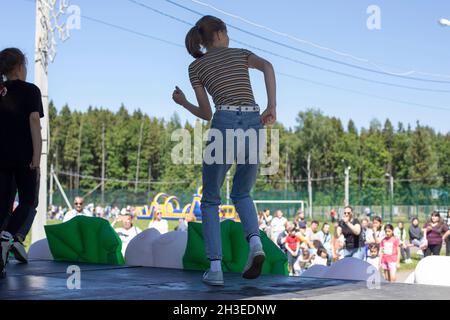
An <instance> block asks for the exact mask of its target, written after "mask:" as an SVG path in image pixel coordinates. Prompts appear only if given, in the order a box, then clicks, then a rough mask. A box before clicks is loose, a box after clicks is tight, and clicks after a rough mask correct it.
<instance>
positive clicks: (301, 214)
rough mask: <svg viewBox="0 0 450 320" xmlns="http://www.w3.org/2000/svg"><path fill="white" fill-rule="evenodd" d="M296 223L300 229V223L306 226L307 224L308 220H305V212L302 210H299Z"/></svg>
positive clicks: (296, 226)
mask: <svg viewBox="0 0 450 320" xmlns="http://www.w3.org/2000/svg"><path fill="white" fill-rule="evenodd" d="M294 223H295V228H297V229H299V228H300V223H304V224H305V225H306V224H307V223H306V218H305V212H304V211H302V210H301V209H299V210H298V211H297V215H296V217H295V219H294Z"/></svg>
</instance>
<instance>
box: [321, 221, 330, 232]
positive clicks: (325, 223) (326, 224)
mask: <svg viewBox="0 0 450 320" xmlns="http://www.w3.org/2000/svg"><path fill="white" fill-rule="evenodd" d="M328 225H329V223H328V222H324V223H323V225H322V230H323V228H325V226H328Z"/></svg>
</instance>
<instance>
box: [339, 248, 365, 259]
mask: <svg viewBox="0 0 450 320" xmlns="http://www.w3.org/2000/svg"><path fill="white" fill-rule="evenodd" d="M343 254H344V258H349V257H353V258H357V259H360V260H364V247H359V248H353V249H345V248H344V252H343Z"/></svg>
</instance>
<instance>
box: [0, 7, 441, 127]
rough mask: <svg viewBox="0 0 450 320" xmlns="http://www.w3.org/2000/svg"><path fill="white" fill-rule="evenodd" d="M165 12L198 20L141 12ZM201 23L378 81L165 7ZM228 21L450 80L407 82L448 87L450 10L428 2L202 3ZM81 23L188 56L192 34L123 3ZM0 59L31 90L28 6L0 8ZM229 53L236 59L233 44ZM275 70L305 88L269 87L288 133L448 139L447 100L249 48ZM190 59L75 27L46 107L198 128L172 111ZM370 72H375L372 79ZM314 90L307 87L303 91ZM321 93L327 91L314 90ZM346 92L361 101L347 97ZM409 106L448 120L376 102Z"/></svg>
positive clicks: (54, 71) (258, 88)
mask: <svg viewBox="0 0 450 320" xmlns="http://www.w3.org/2000/svg"><path fill="white" fill-rule="evenodd" d="M138 1H139V2H142V3H145V4H148V5H149V6H151V7H153V8H155V9H158V10H160V11H162V12H165V13H167V14H170V15H172V16H176V17H178V18H180V19H183V20H186V21H189V22H191V23H195V21H196V20H198V18H199V16H197V15H196V14H194V13H192V12H188V11H186V10H184V9H182V8H180V7H177V6H174V5H173V4H171V3H169V2H167V1H165V0H138ZM173 1H175V2H177V3H180V4H182V5H184V6H186V7H189V8H191V9H194V10H196V11H199V12H201V13H203V14H212V15H216V16H218V17H220V18H222V19H223V20H224V21H225V22H226V23H228V24H231V25H234V26H237V27H239V28H242V29H245V30H248V31H251V32H253V33H256V34H258V35H260V36H264V37H267V38H270V39H272V40H275V41H278V42H281V43H284V44H286V45H290V46H293V47H296V48H299V49H302V50H306V51H308V52H311V53H314V54H318V55H321V56H324V57H327V58H331V59H336V60H339V61H342V62H346V63H350V64H356V65H358V66H361V67H365V68H371V69H377V68H376V67H375V66H373V65H370V64H367V63H361V62H358V61H355V60H353V59H349V58H345V57H343V56H340V55H336V54H333V53H332V52H330V51H324V50H321V49H318V48H315V47H313V46H310V45H307V44H302V43H298V42H295V41H293V40H290V39H287V38H284V37H280V36H278V35H275V34H273V33H270V32H268V31H265V30H262V29H260V28H257V27H255V26H251V25H248V24H246V23H244V22H243V21H240V20H237V19H234V18H231V17H229V16H226V15H224V14H221V13H219V12H216V11H214V10H212V9H208V8H206V7H204V6H201V5H199V4H196V3H194V2H193V1H191V0H173ZM202 2H205V3H209V4H211V5H213V6H216V7H218V8H220V9H222V10H224V11H227V12H229V13H233V14H236V15H239V16H241V17H244V18H246V19H248V20H251V21H253V22H256V23H259V24H261V25H264V26H266V27H270V28H272V29H275V30H277V31H281V32H284V33H288V34H290V35H292V36H295V37H297V38H301V39H304V40H308V41H311V42H314V43H316V44H320V45H321V46H324V47H328V48H333V49H335V50H339V51H342V52H346V53H350V54H352V55H354V56H358V57H362V58H366V59H368V60H370V61H373V62H376V63H377V64H380V65H383V66H384V68H385V69H387V70H389V71H391V72H404V71H409V70H418V71H424V72H428V73H435V74H445V75H448V76H449V77H448V78H444V77H434V76H429V75H421V74H413V75H411V76H415V77H420V78H426V79H433V80H447V81H450V59H449V54H450V27H441V26H440V25H439V24H438V23H437V21H438V19H440V18H443V17H445V18H448V19H450V2H449V1H446V0H435V1H433V2H432V4H431V2H427V1H419V0H398V1H390V0H389V1H388V0H383V1H381V0H371V1H366V0H346V1H344V0H341V1H323V0H316V1H297V0H277V1H267V0H259V1H257V0H248V1H241V0H227V1H224V0H222V1H219V0H202ZM71 4H75V5H78V6H79V7H80V8H81V14H82V15H84V16H88V17H93V18H96V19H100V20H103V21H107V22H109V23H112V24H116V25H119V26H122V27H126V28H129V29H132V30H135V31H138V32H142V33H145V34H148V35H150V36H154V37H158V38H162V39H165V40H168V41H170V42H173V43H178V44H180V45H181V46H183V45H184V37H185V34H186V32H187V31H188V28H189V27H188V26H187V25H185V24H183V23H180V22H178V21H174V20H171V19H170V18H168V17H166V16H163V15H161V14H158V13H156V12H154V11H151V10H146V9H144V8H143V7H140V6H137V5H135V4H133V3H131V2H130V1H128V0H114V1H111V0H109V1H107V0H89V1H88V0H71ZM369 5H377V6H379V8H380V10H381V11H380V13H381V29H380V30H369V29H368V28H367V26H366V21H367V19H368V17H369V14H367V13H366V9H367V7H368V6H369ZM0 8H1V11H0V30H2V32H1V33H2V34H1V36H0V48H3V47H8V46H15V47H19V48H21V49H22V50H23V51H24V52H25V53H26V54H27V56H28V57H29V60H30V68H29V76H28V81H31V82H32V81H33V79H34V75H33V66H32V63H31V62H32V61H33V56H34V35H35V20H34V15H35V5H34V4H33V3H32V2H29V1H26V0H14V1H13V0H0ZM229 35H230V37H231V38H232V39H236V40H239V41H242V42H244V43H246V44H248V45H250V46H253V47H259V48H261V49H264V50H267V51H270V52H273V53H275V54H278V55H282V56H285V57H288V58H290V59H294V60H297V61H299V62H303V63H309V64H312V65H315V66H318V67H321V68H327V69H332V70H335V71H338V72H343V73H348V74H352V75H354V76H357V77H364V78H368V79H372V80H375V81H383V82H390V83H394V84H398V85H403V86H413V87H420V88H430V89H434V90H450V85H449V84H440V83H427V82H421V81H413V80H406V79H400V78H396V77H391V76H387V75H380V74H375V73H370V72H365V71H361V70H357V69H353V68H350V67H348V66H343V65H338V64H335V63H332V62H329V61H324V60H320V59H317V58H315V57H311V56H308V55H305V54H302V53H300V52H298V51H294V50H291V49H288V48H286V47H282V46H279V45H276V44H274V43H271V42H268V41H264V40H262V39H258V38H255V37H252V36H250V35H248V34H244V33H242V32H240V31H237V30H235V29H233V28H230V27H229ZM231 46H233V47H244V46H243V45H241V44H237V43H235V42H233V41H232V42H231ZM250 49H251V50H252V51H253V52H254V53H256V54H258V55H260V56H262V57H264V58H266V59H267V60H269V61H271V62H272V64H273V65H274V67H275V70H276V71H277V72H279V73H287V74H290V75H293V76H296V77H301V78H303V79H306V80H307V81H304V80H298V79H293V78H290V77H286V76H283V75H281V74H278V75H277V90H278V93H277V104H278V120H279V121H280V122H282V123H283V124H284V125H286V126H290V127H293V126H295V125H296V120H295V118H296V115H297V113H298V112H299V111H301V110H306V109H307V108H317V109H321V110H322V111H323V112H324V113H325V114H326V115H329V116H336V117H339V118H340V119H341V120H342V121H343V123H344V124H346V123H347V121H348V120H349V119H350V118H351V119H353V120H354V121H355V123H356V125H357V126H358V127H368V125H369V123H370V121H371V120H372V119H373V118H377V119H379V120H380V121H381V122H382V123H383V122H384V120H385V119H386V118H389V119H391V120H392V122H393V123H394V125H396V124H397V122H399V121H401V122H403V123H404V124H406V123H411V124H412V125H413V126H414V125H415V123H416V121H417V120H420V122H421V123H422V124H426V125H429V126H431V127H433V128H434V129H436V130H437V131H440V132H443V133H447V132H449V131H450V122H449V119H450V93H448V92H447V93H445V92H444V93H443V92H424V91H418V90H409V89H406V88H398V87H391V86H385V85H381V84H374V83H370V82H365V81H360V80H357V79H351V78H348V77H343V76H340V75H337V74H333V73H329V72H324V71H320V70H317V69H313V68H310V67H307V66H304V65H301V64H299V63H295V62H292V61H288V60H286V59H282V58H280V57H276V56H274V55H271V54H269V53H267V52H261V51H259V50H257V49H252V48H250ZM191 61H192V58H191V57H190V56H189V55H188V54H187V52H186V50H185V49H184V48H183V47H177V46H174V45H170V44H167V43H164V42H161V41H157V40H152V39H149V38H145V37H141V36H139V35H135V34H131V33H127V32H124V31H121V30H117V29H114V28H111V27H108V26H105V25H102V24H99V23H95V22H93V21H90V20H87V19H85V18H83V17H82V18H81V29H80V30H72V31H71V38H70V39H68V40H67V41H66V42H64V43H61V42H60V43H58V54H57V56H56V60H55V61H54V63H52V64H51V66H50V68H49V96H50V99H53V101H54V102H55V104H56V106H57V108H61V107H62V105H64V104H65V103H68V104H69V106H70V107H71V108H75V109H77V110H85V109H86V108H87V107H88V106H96V107H103V108H108V109H110V110H117V109H118V108H119V107H120V105H121V104H122V103H123V104H125V106H127V108H128V109H129V110H134V109H137V108H140V109H141V110H143V111H144V112H146V113H147V114H149V115H151V116H157V117H164V118H166V119H168V118H169V117H170V116H171V115H172V114H173V113H174V112H178V114H179V116H180V118H181V119H182V120H183V121H186V120H187V121H190V122H192V121H194V120H195V117H194V116H192V115H190V114H189V113H188V112H187V111H186V110H184V109H183V108H182V107H180V106H177V105H176V104H175V103H174V102H173V101H172V99H171V95H172V90H173V89H174V87H175V85H178V86H179V87H180V88H182V89H183V90H184V92H185V93H186V95H187V97H188V98H189V99H190V100H191V102H195V96H194V93H193V91H192V89H191V86H190V83H189V79H188V73H187V66H188V65H189V63H190V62H191ZM377 70H378V69H377ZM251 77H252V83H253V88H254V91H255V96H256V99H257V102H258V103H259V105H260V106H263V107H264V106H265V105H266V93H265V87H264V81H263V76H262V74H261V73H259V72H257V71H253V70H252V71H251ZM311 81H312V82H314V83H311ZM317 83H324V84H328V85H331V86H333V87H327V86H322V85H318V84H317ZM334 87H340V88H343V89H346V90H353V91H357V92H363V93H367V94H369V95H371V96H366V95H360V94H355V93H354V92H349V91H343V90H340V89H336V88H334ZM374 96H382V97H386V98H388V99H391V100H402V101H409V102H413V103H416V104H421V105H428V106H435V107H439V108H446V110H441V109H434V108H427V107H420V106H417V105H410V104H404V103H398V102H394V101H387V100H382V99H378V98H375V97H374Z"/></svg>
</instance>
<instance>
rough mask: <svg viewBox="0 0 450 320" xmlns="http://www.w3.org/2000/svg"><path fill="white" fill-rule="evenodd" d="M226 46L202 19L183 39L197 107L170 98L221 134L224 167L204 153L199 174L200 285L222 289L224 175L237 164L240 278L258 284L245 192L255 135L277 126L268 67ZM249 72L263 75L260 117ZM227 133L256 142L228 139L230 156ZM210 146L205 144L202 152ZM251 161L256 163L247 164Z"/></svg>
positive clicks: (251, 210)
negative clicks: (245, 251) (249, 135)
mask: <svg viewBox="0 0 450 320" xmlns="http://www.w3.org/2000/svg"><path fill="white" fill-rule="evenodd" d="M228 45H229V38H228V35H227V27H226V25H225V23H224V22H223V21H221V20H220V19H218V18H216V17H213V16H204V17H203V18H201V19H200V20H199V21H198V22H197V23H196V24H195V26H194V27H192V28H191V29H190V30H189V32H188V34H187V35H186V48H187V51H188V52H189V54H190V55H191V56H193V57H194V58H195V61H193V62H192V63H191V64H190V65H189V78H190V81H191V84H192V87H193V89H194V91H195V95H196V97H197V101H198V106H196V105H194V104H192V103H190V102H189V101H188V100H187V99H186V97H185V95H184V93H183V91H182V90H181V89H180V88H179V87H178V86H177V87H176V89H175V90H174V92H173V96H172V97H173V100H174V101H175V102H176V103H178V104H180V105H182V106H183V107H184V108H186V109H187V110H188V111H190V112H191V113H192V114H193V115H195V116H197V117H199V118H201V119H204V120H208V121H209V120H211V118H212V123H211V129H215V130H216V132H217V131H218V132H220V133H222V143H221V145H222V150H219V151H217V150H216V156H217V152H219V154H221V152H222V155H223V157H222V158H224V159H223V160H224V161H218V162H213V163H211V161H205V160H206V153H205V158H204V159H203V169H202V173H203V195H202V200H201V211H202V222H203V223H202V224H203V235H204V239H205V249H206V255H207V257H208V259H209V260H210V268H209V269H208V270H207V271H206V272H205V274H204V275H203V281H204V282H205V283H207V284H209V285H223V284H224V281H223V273H222V268H221V260H222V246H221V236H220V219H219V205H220V204H221V198H220V189H221V187H222V184H223V182H224V178H225V175H226V173H227V171H228V170H229V169H230V167H231V164H232V162H233V160H236V159H237V160H238V161H237V167H236V173H235V175H234V178H233V187H232V191H231V194H230V197H231V199H232V201H233V204H234V206H235V208H236V210H237V212H238V213H239V217H240V219H241V221H242V225H243V227H244V231H245V236H246V239H247V241H248V242H249V245H250V252H249V257H248V261H247V264H246V266H245V268H244V271H243V275H242V276H243V277H244V278H246V279H254V278H257V277H258V276H259V275H260V274H261V268H262V265H263V263H264V259H265V254H264V251H263V248H262V244H261V239H260V237H259V229H258V218H257V213H256V210H255V206H254V204H253V200H252V198H251V197H250V191H251V189H252V187H253V186H254V184H255V181H256V174H257V169H258V162H259V160H260V159H259V155H255V154H254V153H255V152H256V153H259V146H258V144H259V143H258V141H259V139H260V136H259V134H260V133H259V130H260V129H262V128H263V125H265V124H268V125H270V124H273V123H274V122H275V120H276V86H275V74H274V70H273V67H272V65H271V64H270V62H268V61H266V60H264V59H262V58H260V57H258V56H257V55H255V54H253V53H252V52H251V51H249V50H246V49H237V48H229V47H228ZM202 47H203V48H204V49H206V53H204V52H202V51H201V48H202ZM249 68H254V69H257V70H259V71H261V72H263V73H264V79H265V84H266V91H267V101H268V103H267V108H266V110H265V111H264V112H263V113H262V114H261V115H260V112H259V111H260V110H259V107H258V105H257V104H256V102H255V99H254V96H253V90H252V87H251V83H250V77H249V71H248V69H249ZM206 92H208V93H209V94H210V95H211V96H212V99H213V101H214V104H215V107H216V110H215V112H214V115H213V114H212V111H211V105H210V103H209V100H208V96H207V94H206ZM227 129H228V130H237V129H242V130H244V131H246V130H250V131H251V130H253V131H255V132H256V137H257V139H256V140H258V141H253V143H256V146H255V145H253V146H252V145H251V144H252V142H247V141H246V142H245V143H243V144H238V147H237V148H236V147H235V145H236V143H235V142H236V138H235V137H233V142H234V143H233V142H231V144H232V146H233V150H227V148H226V147H225V146H228V143H227V139H228V136H227V135H226V131H227ZM213 136H214V135H213ZM211 138H212V137H211V136H210V139H211ZM249 140H250V139H249ZM212 142H213V141H211V140H210V141H208V142H207V146H208V145H209V144H210V143H212ZM244 149H245V150H244ZM249 150H251V151H249ZM247 151H249V152H247ZM242 152H244V153H245V154H246V156H245V161H239V156H238V157H237V158H236V156H235V154H238V155H239V154H242ZM248 153H250V154H248ZM252 153H253V154H252ZM230 154H231V155H232V157H233V159H231V161H229V160H230V159H229V156H230ZM255 156H256V159H257V160H256V161H251V159H252V158H253V159H254V158H255ZM219 158H220V156H219ZM225 158H227V159H225ZM216 159H217V158H216ZM241 162H243V163H241Z"/></svg>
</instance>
